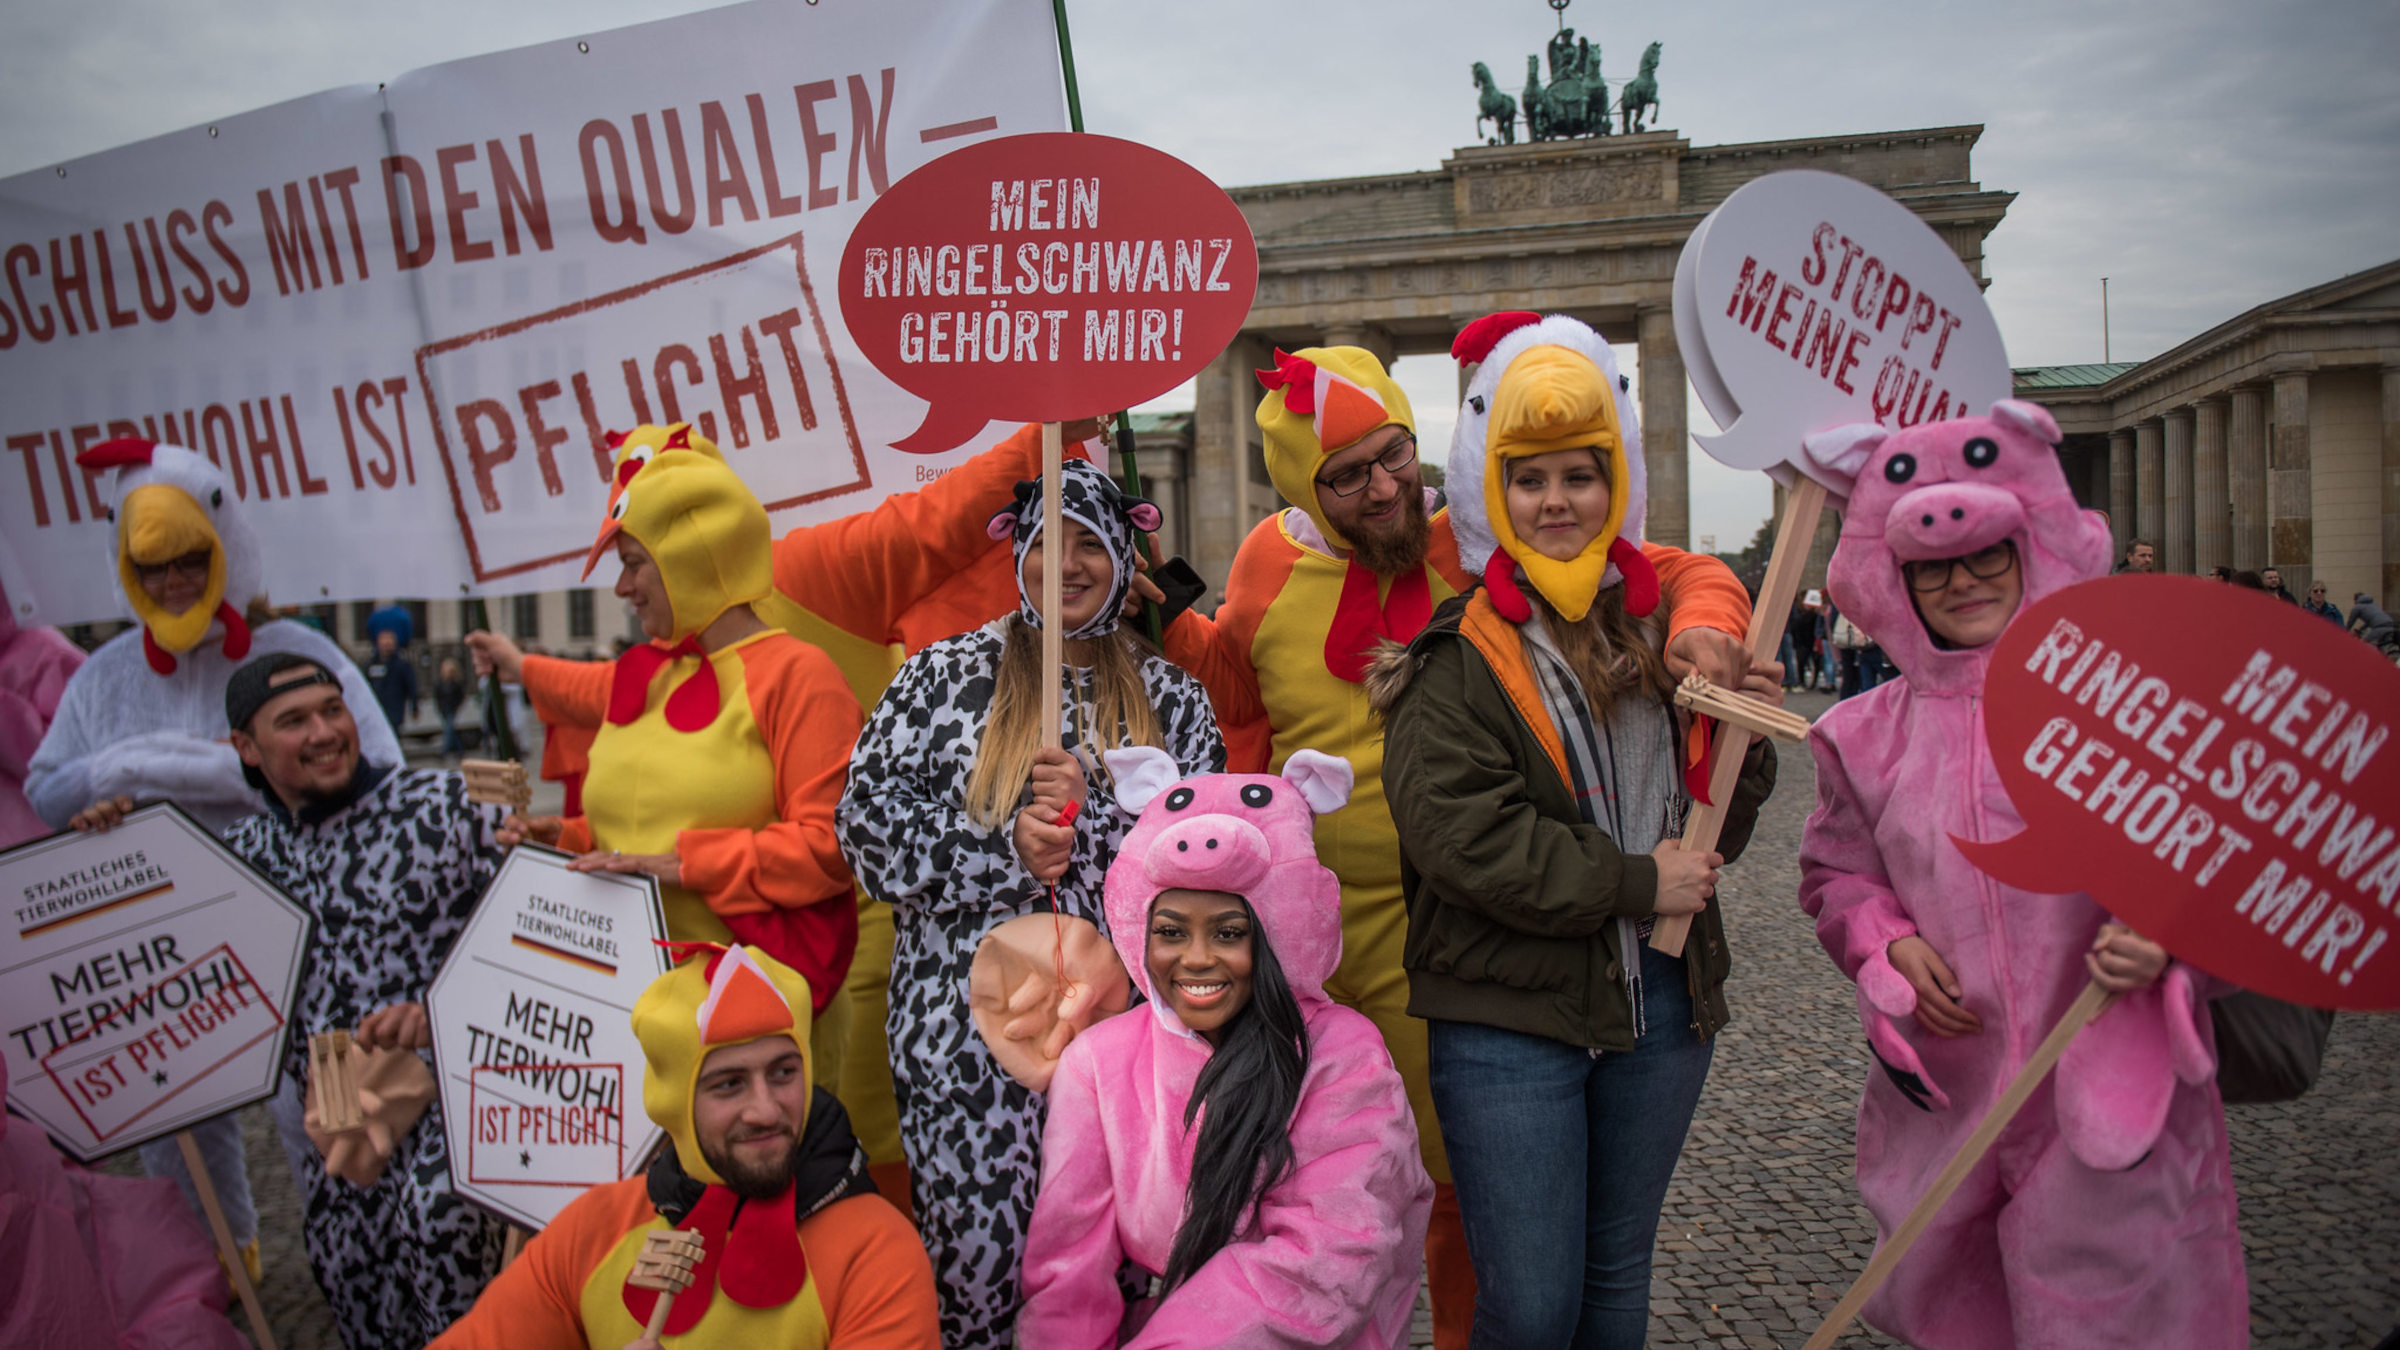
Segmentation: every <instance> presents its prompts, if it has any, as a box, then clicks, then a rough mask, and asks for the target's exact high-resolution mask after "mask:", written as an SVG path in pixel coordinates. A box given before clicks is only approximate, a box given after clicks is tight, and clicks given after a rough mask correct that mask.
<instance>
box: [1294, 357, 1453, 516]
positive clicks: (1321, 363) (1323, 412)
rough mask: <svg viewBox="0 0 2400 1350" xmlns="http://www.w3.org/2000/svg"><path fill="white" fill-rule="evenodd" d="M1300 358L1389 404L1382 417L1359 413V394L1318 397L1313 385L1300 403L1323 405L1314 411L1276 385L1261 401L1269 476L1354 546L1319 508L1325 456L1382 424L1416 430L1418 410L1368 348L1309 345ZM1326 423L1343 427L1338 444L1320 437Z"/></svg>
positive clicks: (1345, 392)
mask: <svg viewBox="0 0 2400 1350" xmlns="http://www.w3.org/2000/svg"><path fill="white" fill-rule="evenodd" d="M1292 355H1294V356H1298V357H1303V358H1305V359H1306V360H1308V361H1309V362H1310V363H1311V364H1313V365H1315V366H1316V367H1317V368H1318V369H1319V370H1321V371H1324V372H1326V373H1328V374H1331V375H1334V376H1337V377H1339V378H1340V379H1342V380H1347V381H1349V382H1350V383H1351V384H1353V385H1356V386H1358V388H1359V389H1361V390H1364V391H1365V392H1366V393H1367V394H1368V395H1370V396H1372V398H1373V399H1374V401H1375V402H1377V403H1380V404H1382V405H1383V409H1382V416H1381V418H1380V419H1376V418H1374V417H1367V418H1363V419H1362V418H1360V417H1358V416H1357V415H1356V414H1357V410H1358V406H1359V404H1358V401H1357V395H1356V394H1355V393H1353V392H1351V391H1347V390H1342V391H1337V392H1335V393H1333V394H1332V395H1331V396H1329V397H1327V398H1318V397H1317V395H1316V390H1315V389H1314V388H1313V387H1312V388H1311V389H1310V390H1309V392H1308V393H1306V394H1303V395H1301V396H1300V401H1301V402H1303V403H1309V404H1314V405H1317V406H1315V407H1313V408H1312V410H1311V411H1309V412H1294V411H1292V409H1291V408H1290V407H1288V406H1287V402H1288V398H1289V391H1287V390H1282V389H1271V390H1269V391H1268V392H1267V396H1266V397H1265V398H1262V399H1260V400H1259V401H1258V414H1257V417H1258V429H1259V430H1260V431H1262V432H1264V433H1265V434H1266V458H1267V477H1268V478H1269V479H1270V480H1272V481H1273V482H1274V484H1275V490H1276V491H1277V492H1280V493H1282V494H1283V499H1284V500H1285V501H1287V502H1290V503H1291V504H1292V505H1294V506H1297V507H1299V508H1300V509H1301V510H1303V511H1305V512H1307V513H1308V515H1309V518H1310V519H1311V520H1314V521H1315V522H1316V523H1317V529H1318V530H1320V531H1322V532H1323V533H1324V535H1325V538H1326V539H1328V540H1330V541H1331V542H1332V543H1333V544H1334V545H1335V546H1336V547H1339V548H1348V547H1349V546H1350V541H1349V540H1347V539H1344V538H1342V536H1341V534H1340V533H1339V532H1338V531H1336V530H1335V529H1334V528H1333V526H1332V525H1331V524H1329V523H1327V521H1326V519H1325V513H1324V512H1323V511H1322V510H1320V509H1318V506H1317V481H1316V480H1317V470H1318V469H1319V468H1320V467H1321V466H1322V465H1323V464H1324V463H1325V457H1326V456H1327V455H1329V454H1332V453H1333V452H1335V451H1337V450H1341V449H1343V448H1345V447H1347V446H1349V445H1352V444H1354V443H1356V442H1357V441H1358V439H1359V438H1360V437H1362V436H1365V435H1366V434H1368V433H1369V432H1372V431H1375V430H1377V429H1379V428H1381V427H1387V426H1394V425H1397V426H1403V427H1406V428H1408V429H1409V431H1410V432H1411V433H1414V432H1415V431H1416V429H1417V420H1416V414H1415V413H1413V412H1411V411H1410V410H1409V406H1408V395H1406V394H1404V393H1402V392H1401V391H1400V386H1399V385H1397V384H1395V383H1393V381H1392V377H1391V375H1390V374H1388V373H1387V372H1386V371H1385V370H1384V368H1383V363H1382V362H1381V361H1378V360H1376V359H1375V354H1374V353H1373V352H1370V351H1368V350H1366V349H1365V348H1363V347H1303V348H1302V349H1300V350H1299V351H1297V352H1294V353H1292ZM1320 425H1328V426H1335V427H1339V428H1340V430H1339V431H1338V432H1336V433H1335V434H1336V435H1337V436H1338V437H1339V439H1337V440H1336V441H1335V443H1334V444H1332V445H1326V444H1324V443H1322V442H1321V441H1319V440H1318V434H1317V433H1318V428H1319V426H1320Z"/></svg>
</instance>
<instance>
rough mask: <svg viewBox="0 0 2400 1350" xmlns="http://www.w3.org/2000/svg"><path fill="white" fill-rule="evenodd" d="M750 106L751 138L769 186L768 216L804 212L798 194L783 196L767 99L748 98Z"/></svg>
mask: <svg viewBox="0 0 2400 1350" xmlns="http://www.w3.org/2000/svg"><path fill="white" fill-rule="evenodd" d="M747 102H748V103H749V105H750V141H751V144H752V145H753V146H754V147H755V148H756V149H757V151H758V181H759V183H760V185H761V186H762V187H764V188H765V189H766V194H767V216H768V218H769V219H775V218H778V217H782V216H796V215H798V214H800V208H801V206H802V205H803V203H802V202H801V200H800V199H799V198H798V197H786V196H784V195H783V179H782V177H781V176H780V175H778V174H777V173H776V171H775V143H774V141H773V140H772V139H771V138H769V136H768V135H767V101H766V100H765V99H763V98H760V97H759V96H758V95H756V94H751V95H749V96H748V97H747Z"/></svg>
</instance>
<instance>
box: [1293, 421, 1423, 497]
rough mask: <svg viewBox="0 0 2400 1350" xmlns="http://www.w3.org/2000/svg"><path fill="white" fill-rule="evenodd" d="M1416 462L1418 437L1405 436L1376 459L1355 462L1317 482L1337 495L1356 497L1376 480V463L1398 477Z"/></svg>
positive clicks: (1386, 471)
mask: <svg viewBox="0 0 2400 1350" xmlns="http://www.w3.org/2000/svg"><path fill="white" fill-rule="evenodd" d="M1416 462H1417V438H1416V437H1414V436H1403V437H1401V438H1400V439H1399V440H1397V441H1394V442H1393V443H1392V448H1391V449H1389V450H1386V451H1384V452H1383V453H1382V454H1381V455H1378V456H1376V457H1375V458H1374V459H1370V460H1368V461H1367V462H1366V463H1364V464H1353V465H1351V466H1350V467H1349V468H1347V469H1344V470H1342V471H1341V472H1340V473H1337V474H1335V475H1334V476H1333V477H1331V478H1320V479H1318V480H1316V482H1317V486H1318V487H1321V488H1324V489H1325V490H1327V491H1329V492H1331V493H1332V494H1333V495H1334V496H1336V497H1355V496H1357V495H1358V494H1360V493H1362V492H1364V491H1366V490H1367V484H1369V483H1371V482H1373V481H1375V466H1376V465H1378V464H1380V465H1382V466H1383V471H1384V472H1385V473H1388V474H1390V475H1392V476H1393V477H1395V478H1397V477H1399V475H1400V471H1401V470H1402V469H1405V468H1407V467H1408V466H1409V465H1411V464H1414V463H1416Z"/></svg>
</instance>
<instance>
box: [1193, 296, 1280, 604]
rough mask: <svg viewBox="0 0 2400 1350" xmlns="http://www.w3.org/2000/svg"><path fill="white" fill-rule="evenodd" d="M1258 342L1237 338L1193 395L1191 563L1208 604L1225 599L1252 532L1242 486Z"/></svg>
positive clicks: (1208, 369)
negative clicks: (1204, 582)
mask: <svg viewBox="0 0 2400 1350" xmlns="http://www.w3.org/2000/svg"><path fill="white" fill-rule="evenodd" d="M1257 345H1258V344H1257V343H1256V342H1255V341H1254V340H1252V339H1249V338H1247V337H1241V338H1236V339H1234V340H1233V342H1232V343H1230V344H1228V345H1227V346H1226V348H1225V350H1224V351H1222V352H1220V353H1218V354H1217V359H1216V360H1214V361H1211V362H1209V363H1208V365H1207V366H1206V367H1205V368H1204V369H1202V370H1201V372H1200V377H1199V379H1198V380H1197V381H1196V383H1195V387H1194V389H1193V393H1192V473H1191V479H1190V481H1189V483H1188V484H1187V485H1186V486H1187V487H1188V489H1189V496H1187V497H1186V498H1185V500H1186V502H1187V503H1188V506H1187V510H1188V512H1189V517H1188V518H1189V519H1190V521H1191V529H1192V537H1191V539H1190V541H1189V545H1188V547H1189V548H1190V550H1191V552H1190V560H1191V564H1192V566H1193V567H1194V568H1195V569H1196V570H1198V572H1199V573H1200V575H1201V576H1202V577H1204V578H1206V579H1207V581H1208V585H1209V604H1210V607H1211V608H1214V606H1215V602H1216V601H1217V600H1220V599H1222V598H1223V597H1224V594H1225V578H1226V576H1227V575H1228V574H1229V573H1231V572H1232V571H1233V555H1234V551H1235V550H1236V549H1238V548H1240V547H1241V546H1242V536H1243V535H1244V534H1245V533H1247V532H1248V531H1249V528H1250V524H1251V522H1250V520H1249V518H1248V513H1247V512H1245V511H1244V510H1243V509H1242V496H1243V493H1242V484H1243V480H1244V479H1245V478H1246V477H1247V476H1248V473H1249V464H1248V458H1249V454H1250V424H1251V415H1252V413H1253V412H1255V411H1256V409H1257V406H1258V405H1257V400H1256V398H1255V396H1253V395H1252V394H1251V393H1250V392H1249V391H1250V390H1253V389H1256V388H1257V387H1258V382H1257V381H1256V380H1254V379H1252V378H1251V376H1250V370H1251V367H1252V366H1253V365H1254V364H1261V363H1259V362H1254V361H1253V359H1252V358H1253V357H1255V356H1257V355H1258V353H1257V351H1256V350H1255V348H1256V347H1257Z"/></svg>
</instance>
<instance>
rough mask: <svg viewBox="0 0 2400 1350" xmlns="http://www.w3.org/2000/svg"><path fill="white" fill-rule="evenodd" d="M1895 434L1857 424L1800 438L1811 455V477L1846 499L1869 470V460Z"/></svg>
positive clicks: (1869, 423) (1880, 428)
mask: <svg viewBox="0 0 2400 1350" xmlns="http://www.w3.org/2000/svg"><path fill="white" fill-rule="evenodd" d="M1891 434H1892V433H1891V432H1889V431H1886V430H1885V429H1883V428H1882V427H1879V426H1877V425H1875V424H1874V423H1873V422H1853V423H1851V424H1850V425H1848V426H1841V427H1834V428H1832V429H1831V430H1829V431H1819V432H1814V433H1812V434H1810V435H1807V436H1803V437H1801V438H1800V448H1801V449H1802V450H1803V451H1805V452H1806V453H1807V455H1808V463H1807V465H1806V466H1805V467H1806V468H1807V469H1808V474H1809V477H1811V478H1814V479H1816V480H1817V481H1818V482H1820V483H1823V484H1824V485H1825V486H1827V487H1829V488H1832V489H1834V490H1835V491H1836V492H1839V493H1840V494H1841V495H1843V496H1844V497H1847V496H1849V495H1850V486H1851V484H1853V483H1856V482H1857V481H1858V471H1859V470H1860V469H1863V468H1865V467H1866V466H1867V456H1869V455H1872V454H1874V453H1875V447H1877V446H1879V445H1881V444H1883V443H1884V441H1885V440H1887V439H1888V438H1889V437H1890V436H1891Z"/></svg>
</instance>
